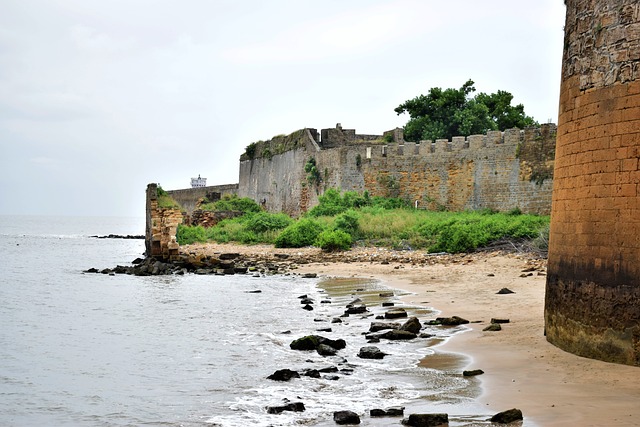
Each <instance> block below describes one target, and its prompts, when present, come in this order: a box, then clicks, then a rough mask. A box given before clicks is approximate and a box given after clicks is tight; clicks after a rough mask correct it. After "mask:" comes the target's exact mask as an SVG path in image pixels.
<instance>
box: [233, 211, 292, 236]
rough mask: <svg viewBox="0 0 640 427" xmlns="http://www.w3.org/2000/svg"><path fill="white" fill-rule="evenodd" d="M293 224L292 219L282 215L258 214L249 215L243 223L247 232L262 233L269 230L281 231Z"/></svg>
mask: <svg viewBox="0 0 640 427" xmlns="http://www.w3.org/2000/svg"><path fill="white" fill-rule="evenodd" d="M292 222H293V219H291V217H289V216H288V215H286V214H283V213H275V214H273V213H269V212H258V213H256V214H254V215H251V216H250V217H249V218H247V220H246V221H245V223H244V228H245V230H247V231H249V230H250V231H252V232H254V233H264V232H266V231H270V230H281V229H283V228H286V227H287V226H289V225H290V224H291V223H292Z"/></svg>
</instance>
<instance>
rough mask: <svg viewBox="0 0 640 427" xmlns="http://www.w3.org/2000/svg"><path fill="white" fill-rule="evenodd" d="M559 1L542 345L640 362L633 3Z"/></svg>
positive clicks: (638, 34)
mask: <svg viewBox="0 0 640 427" xmlns="http://www.w3.org/2000/svg"><path fill="white" fill-rule="evenodd" d="M565 3H566V6H567V16H566V24H565V49H564V57H563V68H562V85H561V90H560V111H559V121H558V142H557V151H556V165H555V180H554V189H553V209H552V214H551V232H550V240H549V244H550V246H549V267H548V276H547V289H546V300H545V324H546V333H547V339H548V340H549V341H550V342H551V343H553V344H555V345H557V346H558V347H560V348H563V349H565V350H567V351H570V352H573V353H576V354H578V355H581V356H585V357H591V358H596V359H601V360H606V361H610V362H617V363H625V364H630V365H636V366H640V304H639V303H638V301H640V197H639V196H640V160H639V158H640V4H639V3H638V2H637V1H636V0H615V1H611V0H608V1H605V0H567V1H566V2H565Z"/></svg>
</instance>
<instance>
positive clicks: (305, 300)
mask: <svg viewBox="0 0 640 427" xmlns="http://www.w3.org/2000/svg"><path fill="white" fill-rule="evenodd" d="M300 304H313V300H312V299H311V298H302V299H301V300H300Z"/></svg>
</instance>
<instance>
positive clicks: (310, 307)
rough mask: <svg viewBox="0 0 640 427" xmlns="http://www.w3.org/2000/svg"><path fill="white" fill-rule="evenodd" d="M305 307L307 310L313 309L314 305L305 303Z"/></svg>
mask: <svg viewBox="0 0 640 427" xmlns="http://www.w3.org/2000/svg"><path fill="white" fill-rule="evenodd" d="M302 308H303V309H305V310H307V311H313V306H312V305H309V304H307V305H305V306H304V307H302Z"/></svg>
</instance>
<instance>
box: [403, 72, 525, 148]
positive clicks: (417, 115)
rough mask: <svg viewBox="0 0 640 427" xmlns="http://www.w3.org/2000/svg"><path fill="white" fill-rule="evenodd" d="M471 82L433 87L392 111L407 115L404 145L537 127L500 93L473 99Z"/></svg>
mask: <svg viewBox="0 0 640 427" xmlns="http://www.w3.org/2000/svg"><path fill="white" fill-rule="evenodd" d="M475 90H476V89H475V87H474V82H473V80H468V81H467V82H466V83H465V84H463V85H462V87H461V88H460V89H453V88H449V89H444V90H443V89H441V88H439V87H433V88H431V89H429V93H428V94H427V95H419V96H417V97H415V98H413V99H410V100H407V101H405V102H404V103H402V104H400V105H399V106H398V107H396V108H395V110H394V111H395V112H396V113H397V114H398V115H400V114H404V113H407V114H409V121H408V122H407V124H406V125H405V127H404V138H405V140H407V141H420V140H436V139H451V138H452V137H454V136H461V135H464V136H466V135H473V134H483V133H485V132H487V131H489V130H505V129H510V128H514V127H518V128H525V127H528V126H536V125H538V123H537V122H536V121H535V120H534V119H533V118H532V117H530V116H527V115H526V114H525V112H524V106H523V105H522V104H518V105H515V106H514V105H511V101H513V95H512V94H511V93H509V92H506V91H504V90H498V92H496V93H492V94H486V93H483V92H480V93H478V94H477V95H475V96H473V97H472V96H471V93H473V92H475Z"/></svg>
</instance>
